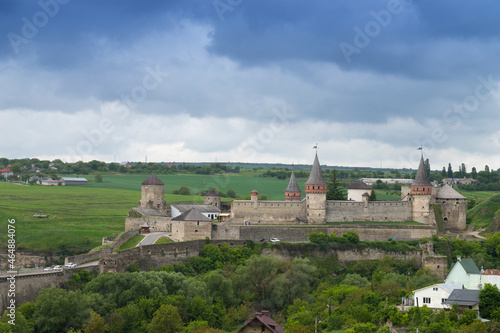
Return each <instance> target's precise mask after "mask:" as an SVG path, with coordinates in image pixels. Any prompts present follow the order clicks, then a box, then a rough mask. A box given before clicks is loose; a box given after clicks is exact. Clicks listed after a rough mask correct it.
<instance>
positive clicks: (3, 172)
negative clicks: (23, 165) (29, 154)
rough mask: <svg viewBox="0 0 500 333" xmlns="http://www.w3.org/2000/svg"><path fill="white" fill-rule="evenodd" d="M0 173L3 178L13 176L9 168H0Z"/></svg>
mask: <svg viewBox="0 0 500 333" xmlns="http://www.w3.org/2000/svg"><path fill="white" fill-rule="evenodd" d="M0 175H2V176H3V178H7V177H9V176H13V175H14V172H13V171H12V170H9V169H0Z"/></svg>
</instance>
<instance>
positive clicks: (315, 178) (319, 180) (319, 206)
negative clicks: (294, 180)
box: [305, 152, 327, 224]
mask: <svg viewBox="0 0 500 333" xmlns="http://www.w3.org/2000/svg"><path fill="white" fill-rule="evenodd" d="M305 185H306V205H307V206H306V207H307V220H308V221H309V223H314V224H322V223H325V214H326V188H327V184H326V181H325V179H324V178H323V173H322V172H321V167H320V165H319V160H318V153H317V152H316V156H315V158H314V163H313V166H312V169H311V174H310V175H309V179H308V180H307V182H306V184H305Z"/></svg>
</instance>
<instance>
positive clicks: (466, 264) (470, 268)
mask: <svg viewBox="0 0 500 333" xmlns="http://www.w3.org/2000/svg"><path fill="white" fill-rule="evenodd" d="M457 264H458V265H462V267H463V268H464V270H465V271H466V272H467V273H469V274H481V271H480V270H479V268H477V266H476V263H475V262H474V260H472V259H470V258H467V259H461V260H458V261H457V262H455V263H453V264H451V267H450V271H451V270H452V269H453V267H455V265H457Z"/></svg>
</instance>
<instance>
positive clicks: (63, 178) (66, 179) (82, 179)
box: [61, 177, 87, 182]
mask: <svg viewBox="0 0 500 333" xmlns="http://www.w3.org/2000/svg"><path fill="white" fill-rule="evenodd" d="M61 179H62V180H64V181H65V182H66V181H70V182H86V181H87V179H86V178H74V177H61Z"/></svg>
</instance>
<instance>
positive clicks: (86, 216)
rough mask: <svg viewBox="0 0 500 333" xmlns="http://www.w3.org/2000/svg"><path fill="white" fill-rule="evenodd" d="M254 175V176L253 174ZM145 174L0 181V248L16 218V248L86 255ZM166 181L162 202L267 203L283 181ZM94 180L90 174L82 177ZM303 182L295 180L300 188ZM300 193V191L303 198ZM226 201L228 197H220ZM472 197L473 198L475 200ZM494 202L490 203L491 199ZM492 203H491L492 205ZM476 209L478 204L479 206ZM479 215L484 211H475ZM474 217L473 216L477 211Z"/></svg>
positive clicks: (110, 228) (386, 194) (483, 195)
mask: <svg viewBox="0 0 500 333" xmlns="http://www.w3.org/2000/svg"><path fill="white" fill-rule="evenodd" d="M256 174H257V173H256ZM147 177H148V175H109V174H104V175H103V182H102V183H94V182H90V183H89V185H87V186H82V187H78V186H39V185H37V186H29V185H22V184H15V183H9V182H0V243H1V244H0V249H6V242H7V224H8V220H9V219H15V220H16V224H15V226H16V234H15V240H16V245H17V249H18V250H21V249H29V250H35V251H42V252H47V253H49V252H56V253H61V254H66V255H68V254H76V253H83V252H87V251H89V250H90V249H92V248H95V247H97V246H99V245H101V239H102V237H105V236H116V235H118V234H119V233H121V232H123V231H124V221H125V216H126V215H127V213H128V211H129V210H130V208H131V207H135V206H137V203H138V201H139V200H140V197H141V193H140V190H141V183H142V182H143V181H144V180H145V179H146V178H147ZM158 177H159V178H160V179H161V180H162V181H163V182H164V183H165V193H166V194H165V200H166V201H167V202H168V203H169V204H172V203H178V202H197V203H202V202H203V200H204V198H203V197H201V196H197V195H189V196H183V195H173V194H170V193H171V191H172V190H174V189H178V188H179V187H180V186H182V185H186V186H188V187H189V188H190V189H191V193H192V194H193V193H196V192H198V191H200V190H202V189H209V188H210V187H215V188H217V189H219V190H221V191H223V192H226V191H227V189H229V188H231V189H233V190H234V191H235V192H236V194H237V195H239V196H242V197H244V196H246V195H248V194H249V193H250V191H251V190H253V189H257V190H258V191H259V193H260V194H266V195H267V197H268V199H269V200H283V199H284V190H285V188H286V186H287V185H288V180H278V179H274V178H264V177H257V176H254V175H252V172H247V173H242V174H231V175H230V176H229V175H217V176H205V175H159V176H158ZM86 178H88V179H89V180H93V176H92V175H90V176H86ZM304 182H305V179H299V180H298V183H299V186H300V187H301V188H302V189H303V188H304ZM376 194H377V199H378V200H400V192H399V191H386V190H376ZM493 194H495V192H466V193H465V195H466V196H468V197H471V196H475V197H476V198H478V199H481V200H484V201H485V202H486V201H487V200H488V199H487V198H489V197H491V196H492V195H493ZM304 196H305V193H303V197H304ZM221 199H222V200H224V201H229V200H230V198H221ZM478 199H476V200H478ZM493 201H494V200H493ZM493 203H494V202H492V203H491V204H493ZM478 206H479V205H478ZM478 210H479V212H480V213H481V212H483V213H484V212H485V210H484V209H483V210H480V209H478ZM487 210H488V214H479V215H486V216H485V217H484V218H479V217H477V218H476V220H477V219H479V220H477V221H476V222H478V224H479V225H485V224H487V223H488V221H491V213H492V211H496V210H497V209H494V207H489V208H488V209H487ZM38 213H42V214H48V215H49V218H34V217H33V215H34V214H38ZM476 215H477V212H476Z"/></svg>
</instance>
